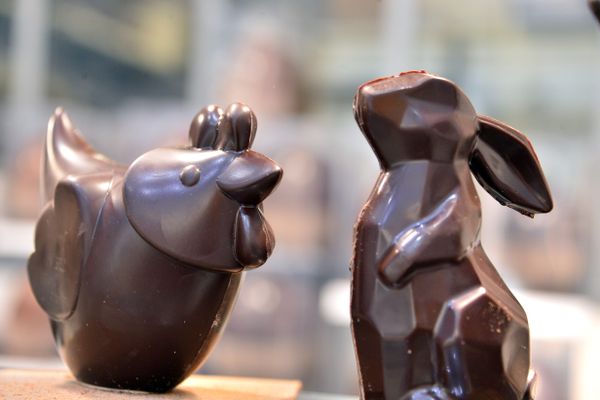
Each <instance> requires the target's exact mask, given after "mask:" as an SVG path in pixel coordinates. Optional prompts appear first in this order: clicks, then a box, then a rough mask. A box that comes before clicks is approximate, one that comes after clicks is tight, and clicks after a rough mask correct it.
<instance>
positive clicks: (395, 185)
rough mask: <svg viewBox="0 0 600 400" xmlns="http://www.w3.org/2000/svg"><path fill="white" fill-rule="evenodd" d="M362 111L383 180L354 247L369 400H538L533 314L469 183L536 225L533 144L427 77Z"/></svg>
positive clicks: (403, 79) (369, 96)
mask: <svg viewBox="0 0 600 400" xmlns="http://www.w3.org/2000/svg"><path fill="white" fill-rule="evenodd" d="M354 112H355V117H356V121H357V122H358V125H359V126H360V129H361V130H362V132H363V134H364V135H365V137H366V138H367V141H368V142H369V144H370V145H371V147H372V148H373V151H374V152H375V154H376V156H377V158H378V159H379V163H380V165H381V169H382V172H381V174H380V175H379V179H378V180H377V182H376V184H375V188H374V189H373V191H372V193H371V195H370V197H369V199H368V201H367V203H366V204H365V206H364V208H363V209H362V211H361V214H360V216H359V219H358V222H357V225H356V228H355V238H354V258H353V270H352V274H353V276H352V278H353V279H352V306H351V312H352V329H353V335H354V342H355V346H356V352H357V359H358V364H359V372H360V379H361V390H362V393H361V394H362V398H363V399H387V400H392V399H393V400H400V399H402V400H409V399H411V400H417V399H419V400H424V399H437V400H442V399H443V400H447V399H461V400H462V399H465V400H466V399H469V400H471V399H472V400H475V399H477V400H482V399H503V400H504V399H506V400H509V399H510V400H521V399H529V398H532V396H533V393H532V392H533V380H534V374H533V373H532V372H531V371H530V350H529V329H528V325H527V316H526V315H525V312H524V311H523V308H522V307H521V305H520V304H519V302H518V301H517V300H516V299H515V297H514V296H513V295H512V294H511V292H510V290H509V289H508V287H507V286H506V285H505V284H504V282H503V281H502V279H501V278H500V276H499V275H498V273H497V272H496V270H495V269H494V267H493V265H492V263H491V262H490V260H489V259H488V258H487V256H486V254H485V252H484V251H483V249H482V247H481V243H480V241H479V230H480V225H481V208H480V204H479V199H478V197H477V192H476V191H475V186H474V185H473V181H472V179H471V173H473V175H475V178H477V180H478V181H479V183H480V184H481V185H482V186H483V187H484V188H485V189H486V190H487V191H488V192H489V193H490V194H491V195H492V196H493V197H494V198H496V200H498V201H499V202H500V203H501V204H503V205H506V206H508V207H511V208H513V209H515V210H517V211H519V212H521V213H523V214H525V215H529V216H533V214H535V213H546V212H548V211H550V210H551V209H552V199H551V196H550V193H549V189H548V186H547V184H546V180H545V178H544V175H543V173H542V171H541V169H540V165H539V162H538V160H537V158H536V155H535V153H534V151H533V148H532V147H531V144H530V143H529V141H528V140H527V138H526V137H525V136H524V135H523V134H521V133H519V132H517V131H516V130H514V129H513V128H511V127H509V126H507V125H505V124H503V123H501V122H498V121H495V120H493V119H491V118H488V117H484V116H480V115H477V113H476V112H475V110H474V109H473V106H472V105H471V103H470V102H469V100H468V99H467V97H466V96H465V95H464V93H463V92H462V91H461V90H460V89H459V88H458V87H456V86H455V85H454V84H453V83H452V82H450V81H448V80H446V79H442V78H439V77H436V76H433V75H430V74H427V73H425V72H423V71H412V72H407V73H403V74H401V75H399V76H393V77H388V78H382V79H377V80H374V81H371V82H367V83H365V84H363V85H362V86H361V87H360V88H359V90H358V93H357V94H356V97H355V100H354Z"/></svg>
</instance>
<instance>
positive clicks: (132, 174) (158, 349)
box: [28, 105, 281, 392]
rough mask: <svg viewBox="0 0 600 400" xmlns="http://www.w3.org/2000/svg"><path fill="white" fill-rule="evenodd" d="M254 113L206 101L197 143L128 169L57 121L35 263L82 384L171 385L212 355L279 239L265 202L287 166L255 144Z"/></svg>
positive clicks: (36, 288)
mask: <svg viewBox="0 0 600 400" xmlns="http://www.w3.org/2000/svg"><path fill="white" fill-rule="evenodd" d="M253 118H254V116H253V114H252V112H251V111H250V110H249V109H248V108H247V107H245V106H241V105H233V106H231V107H230V108H229V109H228V111H227V114H225V115H223V111H222V110H220V109H217V108H215V107H209V108H206V109H203V110H202V111H201V112H200V113H199V114H198V116H197V118H196V120H195V123H194V124H192V128H191V131H190V139H191V146H189V147H181V148H160V149H155V150H152V151H150V152H148V153H146V154H144V155H143V156H141V157H140V158H139V159H138V160H136V161H135V162H134V163H133V164H132V165H131V166H130V167H128V168H126V167H123V166H120V165H118V164H116V163H114V162H112V161H109V160H107V159H105V158H104V157H102V156H100V155H99V154H97V153H95V152H94V151H93V149H91V147H89V146H88V145H87V144H86V143H85V141H83V139H82V138H81V137H80V136H79V135H78V133H77V132H76V131H75V130H74V128H73V126H72V124H71V123H70V121H69V120H68V118H67V117H66V115H65V114H64V113H63V112H62V111H60V110H58V111H57V113H56V114H55V115H54V117H53V119H52V120H51V123H50V128H49V134H48V141H47V143H46V149H45V154H44V163H43V165H44V171H43V175H42V178H43V184H44V192H45V198H46V201H47V204H46V207H45V208H44V211H43V213H42V215H41V217H40V219H39V221H38V224H37V227H36V243H35V252H34V253H33V254H32V255H31V257H30V259H29V265H28V269H29V277H30V282H31V285H32V289H33V292H34V294H35V296H36V298H37V300H38V302H39V303H40V305H41V306H42V308H43V309H44V310H45V311H46V312H47V313H48V315H49V317H50V320H51V325H52V331H53V334H54V337H55V340H56V343H57V347H58V349H59V352H60V354H61V357H62V358H63V360H64V361H65V363H66V364H67V365H68V367H69V368H70V369H71V371H72V372H73V374H74V375H75V377H76V378H77V379H79V380H81V381H83V382H86V383H89V384H93V385H99V386H104V387H112V388H118V389H129V390H143V391H151V392H164V391H167V390H169V389H171V388H173V387H175V386H176V385H177V384H178V383H179V382H181V381H182V380H183V379H185V378H186V377H187V376H189V375H190V374H191V373H193V372H194V371H195V370H196V369H197V368H198V367H199V366H200V365H201V364H202V363H203V362H204V361H205V360H206V358H207V356H208V354H209V352H210V350H211V349H212V347H213V346H214V345H215V344H216V342H217V339H218V336H219V334H220V333H221V332H222V329H223V326H224V325H225V323H226V321H227V318H228V316H229V314H230V311H231V309H232V307H233V304H234V301H235V297H236V294H237V291H238V288H239V285H240V281H241V279H242V275H243V273H244V272H243V271H244V270H245V269H250V268H256V267H258V266H260V265H261V264H262V263H264V262H265V261H266V258H267V257H268V256H269V254H270V253H271V250H272V248H273V245H274V242H273V237H272V233H271V231H270V227H269V226H268V224H267V222H266V221H265V220H264V217H263V215H262V207H261V202H262V200H263V199H264V198H265V197H266V196H268V194H269V193H271V191H272V190H273V189H274V187H275V186H276V185H277V183H278V181H279V179H280V177H281V170H280V168H279V167H278V166H277V165H276V164H275V163H274V162H273V161H272V160H270V159H268V158H266V157H264V156H262V155H260V154H258V153H255V152H253V151H251V150H248V147H249V146H250V144H251V143H252V139H253V135H254V132H253V129H254V128H255V125H254V127H253V126H252V124H255V122H254V121H252V122H251V123H246V122H247V121H248V120H251V119H253ZM224 121H225V122H224ZM226 124H229V125H226ZM231 125H234V127H233V128H232V127H231ZM219 127H221V130H220V131H218V132H217V130H218V128H219ZM244 128H247V129H244Z"/></svg>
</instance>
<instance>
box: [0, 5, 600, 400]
mask: <svg viewBox="0 0 600 400" xmlns="http://www.w3.org/2000/svg"><path fill="white" fill-rule="evenodd" d="M409 69H426V70H428V71H429V72H432V73H435V74H438V75H442V76H445V77H447V78H449V79H451V80H453V81H455V82H456V83H457V84H458V85H459V86H461V87H462V88H463V90H464V91H465V92H466V93H467V95H468V96H469V97H470V99H471V101H472V102H473V104H474V105H475V107H476V109H477V110H478V111H479V112H480V113H484V114H488V115H490V116H493V117H495V118H498V119H501V120H503V121H505V122H507V123H509V124H511V125H513V126H515V127H517V128H518V129H520V130H522V131H523V132H524V133H526V134H527V135H528V136H529V137H530V138H531V140H532V142H533V143H534V145H535V148H536V150H537V152H538V155H539V157H540V161H541V164H542V165H543V167H544V170H545V172H546V176H547V178H548V181H549V183H550V186H551V189H552V191H553V195H554V200H555V205H556V206H555V210H554V211H553V212H552V213H551V214H549V215H540V216H537V217H536V218H535V219H534V220H531V219H528V218H525V217H523V216H521V215H519V214H517V213H515V212H512V211H510V210H508V209H506V208H503V207H501V206H500V205H498V204H497V203H495V202H494V201H493V200H492V199H491V198H490V197H489V196H488V195H487V194H484V193H483V192H482V195H481V198H482V202H483V207H484V210H483V213H484V219H483V220H484V222H483V235H482V237H483V238H482V241H483V243H484V247H485V248H486V250H487V252H488V254H489V256H490V258H491V259H492V260H493V261H494V263H495V265H496V266H497V268H498V270H499V271H500V272H501V274H502V275H503V277H504V278H505V279H506V280H507V282H508V283H509V284H510V285H511V287H513V288H515V293H516V295H517V297H518V298H519V300H520V301H521V302H522V303H523V305H524V307H525V309H526V310H527V313H528V315H529V320H530V325H531V334H532V342H533V343H532V351H533V359H534V366H535V368H536V369H537V371H538V373H539V375H540V376H541V387H540V393H539V397H538V398H539V399H542V400H551V399H590V398H595V397H597V393H598V391H600V380H598V379H597V378H596V377H595V373H594V372H595V371H596V370H597V367H596V360H597V359H598V357H600V343H598V340H596V338H597V337H600V336H599V335H600V318H599V316H600V313H599V310H600V309H599V304H598V301H600V207H598V205H597V204H596V201H597V200H594V199H598V198H600V197H596V194H599V193H597V192H599V191H600V180H599V179H598V175H599V174H600V159H599V157H598V154H599V150H600V26H599V25H597V24H596V22H595V20H594V19H593V17H592V15H591V13H590V12H589V10H588V8H587V5H586V3H585V0H575V1H571V0H478V1H467V0H455V1H452V2H448V1H443V0H402V1H399V0H304V1H293V0H285V1H284V0H277V1H276V0H257V1H242V0H204V1H192V0H189V1H185V0H171V1H158V0H130V1H127V2H123V1H118V0H87V1H75V0H48V1H46V0H18V1H17V0H0V364H5V365H31V363H34V365H39V366H49V365H57V364H59V363H60V361H59V360H58V358H57V355H56V351H55V350H54V345H53V341H52V338H51V336H50V330H49V328H48V322H47V320H46V318H45V316H44V315H43V313H42V311H41V310H40V309H39V308H38V306H37V304H36V303H35V301H34V300H33V297H32V294H31V292H30V290H29V286H28V283H27V280H26V270H25V265H26V259H27V257H28V254H29V253H30V252H31V250H32V246H33V244H32V243H33V229H34V221H35V218H36V217H37V215H38V213H39V211H40V207H41V204H40V198H39V193H38V186H39V184H38V173H39V172H38V170H39V160H40V149H41V145H42V140H43V139H44V135H45V130H46V124H47V120H48V117H49V116H50V114H51V112H52V111H53V109H54V108H55V107H56V106H59V105H62V106H64V107H65V108H66V110H67V111H68V113H69V115H70V116H71V118H72V119H73V120H74V122H75V124H76V125H77V126H78V127H79V129H80V130H81V131H82V132H83V134H84V136H85V137H86V139H88V140H89V142H91V143H92V144H93V145H94V146H95V147H96V148H97V149H98V150H99V151H100V152H102V153H105V154H107V155H108V156H109V157H111V158H113V159H116V160H118V161H121V162H123V163H129V162H131V161H132V160H134V159H135V158H136V157H137V156H139V155H140V154H142V153H143V152H145V151H147V150H149V149H152V148H155V147H157V146H162V145H165V144H167V145H177V144H183V143H185V141H186V139H187V128H188V125H189V123H190V121H191V119H192V117H193V116H194V114H195V113H196V112H197V111H198V109H199V108H200V107H202V106H204V105H206V104H209V103H217V104H221V105H227V104H229V103H230V102H233V101H241V102H244V103H247V104H249V105H250V106H251V107H252V108H253V109H254V111H255V112H256V114H257V116H258V132H257V139H256V142H255V146H254V147H255V149H257V150H259V151H261V152H263V153H265V154H267V155H269V156H270V157H272V158H274V159H275V160H277V162H279V163H280V164H281V165H282V167H283V168H284V170H285V177H284V180H283V181H282V183H281V185H280V187H279V189H278V190H277V191H276V193H275V194H274V195H273V196H271V197H270V198H269V199H268V200H267V201H266V203H265V210H266V213H267V216H268V219H269V221H270V222H271V224H272V226H273V228H274V231H275V234H276V237H277V248H276V250H275V253H274V254H273V256H272V258H271V259H270V260H269V261H268V262H267V264H266V265H264V266H263V267H262V268H260V269H259V270H257V271H253V272H251V273H248V274H247V276H246V281H245V283H244V285H243V289H242V290H241V293H240V296H239V298H238V303H237V306H236V308H235V311H234V313H233V315H232V318H231V321H230V323H229V326H228V329H227V330H226V332H225V335H224V337H223V338H222V340H221V342H220V343H219V345H218V346H217V348H216V350H215V352H214V353H213V355H212V356H211V358H210V360H209V361H208V363H207V364H206V366H205V367H204V368H203V370H204V371H206V372H209V373H217V374H227V375H248V376H268V377H281V378H297V379H302V381H303V382H304V386H305V388H306V389H307V390H310V391H319V392H329V393H341V394H356V393H357V378H356V367H355V361H354V353H353V347H352V339H351V336H350V330H349V303H348V302H349V276H350V275H349V260H350V256H351V241H352V226H353V223H354V221H355V219H356V216H357V214H358V212H359V210H360V207H361V205H362V203H363V202H364V201H365V200H366V198H367V196H368V193H369V191H370V190H371V188H372V186H373V184H374V182H375V178H376V176H377V174H378V172H379V169H378V165H377V162H376V159H375V157H374V155H373V154H372V152H371V150H370V148H369V146H368V145H367V143H366V141H365V140H364V139H363V137H362V135H361V133H360V131H359V130H358V128H357V126H356V124H355V122H354V119H353V114H352V99H353V96H354V92H355V90H356V88H357V86H358V85H359V84H361V83H362V82H364V81H366V80H370V79H373V78H375V77H378V76H382V75H391V74H396V73H398V72H400V71H404V70H409Z"/></svg>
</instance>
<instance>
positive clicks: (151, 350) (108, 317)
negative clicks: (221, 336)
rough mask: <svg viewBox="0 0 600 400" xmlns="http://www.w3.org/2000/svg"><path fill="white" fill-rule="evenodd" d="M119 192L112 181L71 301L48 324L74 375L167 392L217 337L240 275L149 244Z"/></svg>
mask: <svg viewBox="0 0 600 400" xmlns="http://www.w3.org/2000/svg"><path fill="white" fill-rule="evenodd" d="M121 193H122V188H121V182H120V180H119V181H117V182H116V183H115V185H114V186H113V187H112V189H111V191H110V193H109V195H108V196H107V198H106V200H105V202H104V204H103V207H102V209H101V210H100V212H99V218H98V224H97V226H96V231H95V234H94V240H93V244H92V247H91V249H90V254H89V257H88V260H87V262H85V263H84V264H83V266H82V272H81V284H80V288H79V296H78V299H77V306H76V308H75V310H74V312H73V314H72V315H71V316H70V317H69V318H68V319H67V320H64V321H55V320H54V321H52V328H53V332H54V335H55V337H56V340H57V343H58V345H59V351H60V353H61V356H62V358H63V360H65V362H66V363H67V364H68V366H69V368H70V369H71V371H72V372H73V374H74V375H75V376H76V377H77V378H78V379H79V380H81V381H83V382H87V383H90V384H94V385H100V386H105V387H116V388H123V387H126V388H128V389H133V390H146V391H166V390H168V389H170V388H172V387H174V386H175V385H177V384H178V383H179V381H180V380H181V379H182V378H183V377H186V376H188V375H189V374H191V373H192V372H193V371H195V370H196V369H197V368H198V367H199V364H200V363H201V361H203V360H204V359H205V358H206V354H208V352H209V351H210V349H211V348H212V346H213V345H214V344H215V343H216V339H217V337H216V335H218V333H219V332H221V328H222V325H223V323H224V322H225V321H226V320H227V317H228V314H229V312H230V311H231V308H232V306H233V303H234V300H235V295H236V293H237V289H238V286H239V283H240V279H241V275H242V273H241V272H240V273H236V274H227V273H218V272H214V271H209V270H204V269H200V268H197V267H194V266H191V265H186V264H184V263H181V262H179V261H177V260H175V259H173V258H171V257H169V256H167V255H165V254H164V253H162V252H160V251H158V250H156V249H155V248H154V247H152V246H151V245H150V244H149V243H148V242H146V241H145V240H143V239H142V238H141V237H140V236H139V234H138V233H137V232H136V231H135V230H134V229H133V228H132V227H131V225H130V223H129V221H128V219H127V216H126V215H125V211H124V209H123V201H122V194H121ZM136 288H137V289H136Z"/></svg>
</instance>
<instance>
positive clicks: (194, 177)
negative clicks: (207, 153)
mask: <svg viewBox="0 0 600 400" xmlns="http://www.w3.org/2000/svg"><path fill="white" fill-rule="evenodd" d="M179 179H180V180H181V183H183V184H184V185H185V186H194V185H195V184H196V183H198V181H199V180H200V170H199V169H198V167H196V166H195V165H188V166H187V167H185V168H184V169H182V170H181V173H180V174H179Z"/></svg>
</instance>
